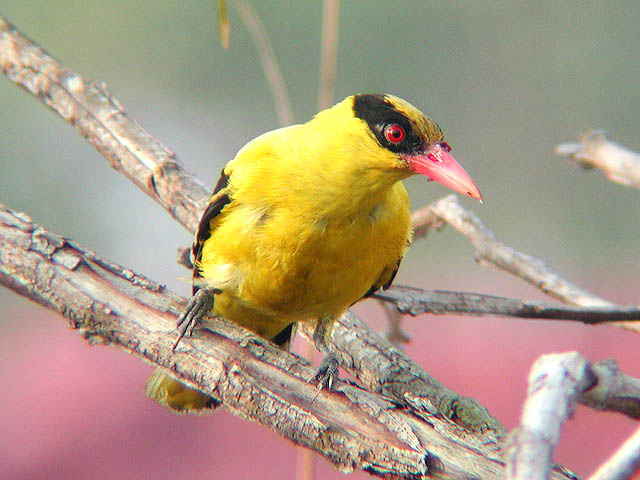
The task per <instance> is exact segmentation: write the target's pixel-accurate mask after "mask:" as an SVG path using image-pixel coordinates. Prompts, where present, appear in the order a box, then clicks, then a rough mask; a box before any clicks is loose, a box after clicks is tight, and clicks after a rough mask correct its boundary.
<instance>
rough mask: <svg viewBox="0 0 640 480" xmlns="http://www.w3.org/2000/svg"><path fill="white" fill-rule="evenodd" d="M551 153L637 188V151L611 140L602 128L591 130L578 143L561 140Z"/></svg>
mask: <svg viewBox="0 0 640 480" xmlns="http://www.w3.org/2000/svg"><path fill="white" fill-rule="evenodd" d="M555 153H556V154H558V155H562V156H564V157H567V158H569V160H571V161H572V162H573V163H575V164H576V165H577V166H579V167H582V168H584V169H587V170H588V169H592V168H598V169H600V170H601V171H602V173H604V175H605V177H607V178H608V179H609V180H611V181H612V182H616V183H621V184H622V185H625V186H627V187H635V188H640V155H639V154H637V153H636V152H632V151H631V150H628V149H626V148H624V147H623V146H622V145H619V144H617V143H615V142H612V141H611V140H609V138H607V135H606V133H605V132H602V131H599V130H592V131H590V132H588V133H586V134H585V135H583V136H582V137H580V140H579V141H578V143H561V144H560V145H558V146H556V148H555Z"/></svg>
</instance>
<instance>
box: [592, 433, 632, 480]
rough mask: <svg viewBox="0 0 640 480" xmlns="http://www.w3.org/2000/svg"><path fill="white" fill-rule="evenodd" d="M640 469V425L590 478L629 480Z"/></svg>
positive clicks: (596, 479) (598, 479)
mask: <svg viewBox="0 0 640 480" xmlns="http://www.w3.org/2000/svg"><path fill="white" fill-rule="evenodd" d="M639 470H640V427H638V428H637V429H636V431H635V432H634V433H633V434H632V435H631V436H630V437H629V438H628V439H627V440H626V441H625V442H624V443H623V444H622V446H621V447H620V448H619V449H618V450H617V451H616V453H614V454H613V455H612V456H611V458H609V460H607V461H606V462H605V463H603V464H602V466H601V467H600V468H598V470H596V472H595V473H594V474H593V475H591V476H590V477H589V480H627V479H628V478H632V477H633V475H634V474H635V473H638V471H639Z"/></svg>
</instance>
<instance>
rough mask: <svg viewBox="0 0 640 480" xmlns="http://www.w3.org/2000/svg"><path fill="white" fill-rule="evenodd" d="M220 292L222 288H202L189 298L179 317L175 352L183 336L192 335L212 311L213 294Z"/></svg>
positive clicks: (174, 345) (174, 346)
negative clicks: (203, 318)
mask: <svg viewBox="0 0 640 480" xmlns="http://www.w3.org/2000/svg"><path fill="white" fill-rule="evenodd" d="M217 293H220V290H218V289H216V288H209V287H206V288H201V289H200V290H198V291H197V292H196V293H195V295H193V297H191V298H190V299H189V302H188V303H187V306H186V308H185V309H184V312H182V315H180V317H179V318H178V323H177V325H176V328H177V329H178V333H179V335H178V339H177V340H176V342H175V343H174V344H173V348H172V350H173V351H174V352H175V351H176V348H177V347H178V344H179V343H180V340H182V337H184V336H185V335H186V336H188V337H189V336H191V335H192V334H193V329H194V328H196V326H197V325H198V323H200V320H202V317H204V316H205V315H206V314H207V313H209V312H210V311H211V309H212V308H213V296H214V294H217Z"/></svg>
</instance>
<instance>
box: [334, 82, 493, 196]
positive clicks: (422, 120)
mask: <svg viewBox="0 0 640 480" xmlns="http://www.w3.org/2000/svg"><path fill="white" fill-rule="evenodd" d="M343 103H346V104H347V105H348V104H349V103H350V105H351V109H352V112H353V116H354V117H355V119H357V120H360V121H361V122H362V123H361V124H363V128H364V129H365V131H366V137H367V138H366V141H367V142H368V143H370V145H369V147H370V148H369V150H370V151H371V152H372V154H374V155H377V156H378V157H379V158H380V162H381V163H382V162H385V165H386V167H387V168H390V169H394V170H396V171H399V172H402V173H403V176H409V175H412V174H416V173H417V174H420V175H424V176H425V177H427V178H428V179H429V180H435V181H436V182H438V183H440V184H442V185H444V186H445V187H448V188H450V189H452V190H454V191H456V192H458V193H461V194H462V195H466V196H468V197H471V198H475V199H476V200H480V201H482V194H481V193H480V190H479V189H478V187H477V186H476V184H475V182H474V181H473V180H472V179H471V177H470V176H469V174H468V173H467V172H466V171H465V170H464V169H463V168H462V167H461V166H460V164H459V163H458V162H456V160H455V159H454V158H453V156H451V154H450V153H449V152H450V150H451V148H450V147H449V145H448V144H447V143H446V142H445V141H444V135H443V133H442V130H441V129H440V127H439V126H438V124H437V123H436V122H434V121H433V120H432V119H431V118H429V117H428V116H426V115H425V114H423V113H422V112H421V111H420V110H418V109H417V108H416V107H414V106H413V105H411V104H410V103H408V102H406V101H404V100H402V99H401V98H398V97H394V96H392V95H377V94H376V95H371V94H361V95H354V96H352V97H349V98H347V99H346V100H345V102H343ZM339 105H340V104H339Z"/></svg>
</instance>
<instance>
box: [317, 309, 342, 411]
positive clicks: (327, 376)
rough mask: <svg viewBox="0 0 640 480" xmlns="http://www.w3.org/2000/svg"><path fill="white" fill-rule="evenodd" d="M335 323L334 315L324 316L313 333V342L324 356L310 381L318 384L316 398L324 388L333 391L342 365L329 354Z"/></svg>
mask: <svg viewBox="0 0 640 480" xmlns="http://www.w3.org/2000/svg"><path fill="white" fill-rule="evenodd" d="M334 323H335V317H334V316H333V315H325V316H322V317H320V318H319V319H318V323H316V328H315V330H314V331H313V341H314V343H315V344H316V348H317V349H318V350H320V352H321V353H322V354H323V355H324V357H323V358H322V362H320V366H319V367H318V370H316V373H315V375H314V376H313V377H312V378H311V379H309V381H310V382H311V381H315V382H318V391H317V392H316V394H315V395H314V398H315V397H316V396H317V395H318V393H320V390H322V389H323V388H326V389H327V390H331V387H332V386H333V381H334V380H335V379H336V378H338V367H339V366H340V364H339V363H338V359H337V358H336V357H335V356H334V355H333V354H332V353H330V352H329V340H330V338H331V331H332V329H333V324H334Z"/></svg>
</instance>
